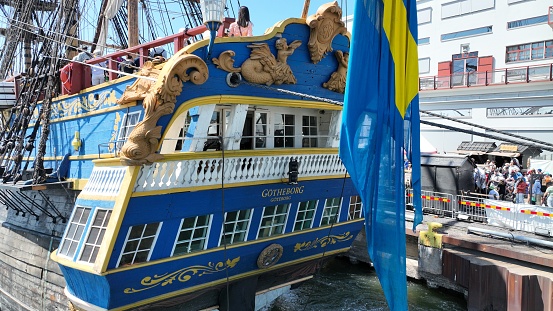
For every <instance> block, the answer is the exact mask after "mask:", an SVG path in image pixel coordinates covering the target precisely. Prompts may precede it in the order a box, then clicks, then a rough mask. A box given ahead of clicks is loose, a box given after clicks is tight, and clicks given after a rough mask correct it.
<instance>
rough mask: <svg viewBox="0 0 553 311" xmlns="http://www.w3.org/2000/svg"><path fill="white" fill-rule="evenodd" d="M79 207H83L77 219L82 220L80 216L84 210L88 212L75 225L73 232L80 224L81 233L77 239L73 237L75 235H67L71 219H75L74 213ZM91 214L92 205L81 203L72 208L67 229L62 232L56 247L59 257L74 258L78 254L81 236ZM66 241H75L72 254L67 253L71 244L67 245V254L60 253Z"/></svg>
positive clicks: (85, 229)
mask: <svg viewBox="0 0 553 311" xmlns="http://www.w3.org/2000/svg"><path fill="white" fill-rule="evenodd" d="M79 208H82V209H83V212H82V213H81V214H80V216H79V217H80V218H79V220H82V219H83V218H82V216H83V215H84V211H86V210H88V214H87V216H86V219H85V221H84V223H83V222H79V223H76V225H77V228H76V229H75V231H74V233H76V232H77V231H78V229H79V226H82V231H81V234H80V237H79V238H78V239H75V235H73V237H72V238H68V237H67V235H68V234H69V231H70V230H71V225H73V223H74V222H73V221H74V220H75V219H74V218H75V215H76V214H77V211H78V210H79ZM91 214H92V207H88V206H83V205H77V206H76V208H75V209H74V211H73V214H72V215H71V220H70V221H69V225H68V226H67V229H66V230H65V233H64V234H63V238H62V239H61V243H60V246H59V247H58V252H57V253H58V256H60V257H64V258H69V259H70V260H74V258H76V256H78V255H79V253H80V250H79V247H80V244H81V240H82V239H83V236H84V235H85V233H86V231H87V225H88V222H89V219H90V217H91ZM68 241H70V242H71V243H76V247H75V250H74V251H73V254H72V255H69V250H70V249H71V246H72V245H73V244H70V245H69V246H68V247H67V251H68V253H67V254H64V253H62V251H63V248H64V246H65V243H67V242H68Z"/></svg>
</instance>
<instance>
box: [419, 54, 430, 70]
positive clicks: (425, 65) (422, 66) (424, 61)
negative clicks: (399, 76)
mask: <svg viewBox="0 0 553 311" xmlns="http://www.w3.org/2000/svg"><path fill="white" fill-rule="evenodd" d="M429 72H430V57H425V58H419V74H424V73H429Z"/></svg>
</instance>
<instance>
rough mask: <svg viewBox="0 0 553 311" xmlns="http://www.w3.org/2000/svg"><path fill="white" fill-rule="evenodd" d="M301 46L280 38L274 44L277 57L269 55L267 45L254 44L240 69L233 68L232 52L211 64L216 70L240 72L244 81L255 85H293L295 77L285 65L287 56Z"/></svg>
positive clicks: (225, 52) (220, 56)
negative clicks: (215, 66)
mask: <svg viewBox="0 0 553 311" xmlns="http://www.w3.org/2000/svg"><path fill="white" fill-rule="evenodd" d="M300 45H301V41H300V40H295V41H293V42H292V43H290V45H288V44H287V42H286V39H285V38H280V39H278V40H277V41H276V42H275V47H276V49H277V57H275V56H274V55H273V53H271V50H270V48H269V45H268V44H267V43H254V44H251V45H248V47H249V48H251V49H252V51H251V53H250V58H248V59H246V60H245V61H244V63H242V66H241V67H240V68H235V67H234V65H233V64H234V59H233V58H232V57H233V56H234V55H235V53H234V51H230V50H229V51H224V52H223V53H221V54H220V55H219V58H213V63H214V64H215V65H217V68H220V69H223V70H225V71H227V72H242V76H243V77H244V79H245V80H246V81H248V82H251V83H256V84H266V85H271V84H283V83H287V84H295V83H296V82H297V81H296V77H294V73H293V72H292V69H290V66H289V65H288V63H287V60H288V56H290V55H292V54H293V53H294V51H295V50H296V49H297V48H298V47H299V46H300Z"/></svg>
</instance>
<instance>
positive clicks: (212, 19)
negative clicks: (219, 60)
mask: <svg viewBox="0 0 553 311" xmlns="http://www.w3.org/2000/svg"><path fill="white" fill-rule="evenodd" d="M225 4H226V0H200V7H201V9H202V18H203V20H204V24H205V25H206V26H207V29H208V30H209V35H210V38H209V46H208V47H207V59H209V58H210V57H211V48H212V47H213V42H214V41H215V37H216V36H217V29H219V26H221V24H222V23H223V18H224V14H225Z"/></svg>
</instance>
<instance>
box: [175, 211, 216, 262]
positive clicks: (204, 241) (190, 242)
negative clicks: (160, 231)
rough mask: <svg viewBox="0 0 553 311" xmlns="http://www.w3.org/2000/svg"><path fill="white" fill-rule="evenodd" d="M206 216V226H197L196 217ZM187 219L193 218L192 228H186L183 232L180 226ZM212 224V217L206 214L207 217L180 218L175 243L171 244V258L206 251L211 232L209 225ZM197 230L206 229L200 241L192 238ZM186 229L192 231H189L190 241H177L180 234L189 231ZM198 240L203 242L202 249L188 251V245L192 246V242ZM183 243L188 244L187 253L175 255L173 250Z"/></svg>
mask: <svg viewBox="0 0 553 311" xmlns="http://www.w3.org/2000/svg"><path fill="white" fill-rule="evenodd" d="M204 216H206V217H207V225H205V226H197V224H198V217H204ZM189 218H194V226H193V227H192V228H187V229H185V230H183V228H182V226H183V225H184V222H185V220H186V219H189ZM212 223H213V215H212V214H208V215H197V216H191V217H186V218H182V219H181V221H180V225H179V230H178V231H177V235H176V236H175V241H174V242H173V249H172V250H171V257H173V256H181V255H186V254H190V253H194V252H200V251H203V250H206V249H207V245H208V243H209V234H210V232H211V225H212ZM198 228H205V229H206V234H205V236H203V237H202V238H201V239H198V238H194V233H195V232H196V229H198ZM188 229H192V230H191V233H190V239H188V240H186V239H185V240H182V241H179V236H180V235H181V233H182V232H184V231H190V230H188ZM198 240H202V241H203V247H202V249H198V250H192V251H190V245H191V244H192V242H194V241H198ZM185 242H187V243H188V247H187V249H188V251H187V252H184V253H179V254H175V250H176V249H177V245H179V244H184V243H185Z"/></svg>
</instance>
